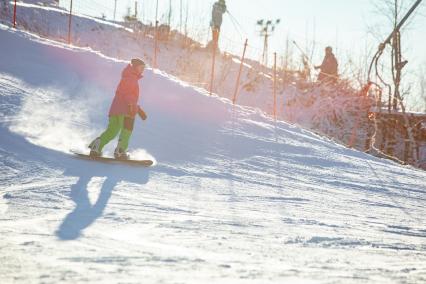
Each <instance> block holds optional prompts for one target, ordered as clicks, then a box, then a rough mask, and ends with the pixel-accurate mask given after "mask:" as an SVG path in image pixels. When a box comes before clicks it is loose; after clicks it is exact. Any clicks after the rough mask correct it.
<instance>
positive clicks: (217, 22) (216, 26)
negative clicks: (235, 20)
mask: <svg viewBox="0 0 426 284" xmlns="http://www.w3.org/2000/svg"><path fill="white" fill-rule="evenodd" d="M225 12H226V3H225V0H219V1H217V2H215V3H214V4H213V10H212V20H211V22H210V27H211V28H212V34H213V43H214V44H215V46H216V47H217V46H218V43H219V33H220V28H221V26H222V21H223V14H225Z"/></svg>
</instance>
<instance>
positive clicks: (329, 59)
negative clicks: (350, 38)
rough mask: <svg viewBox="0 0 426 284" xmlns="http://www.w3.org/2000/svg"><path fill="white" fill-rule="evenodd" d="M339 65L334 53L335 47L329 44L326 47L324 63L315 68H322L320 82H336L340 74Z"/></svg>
mask: <svg viewBox="0 0 426 284" xmlns="http://www.w3.org/2000/svg"><path fill="white" fill-rule="evenodd" d="M338 66H339V64H338V63H337V59H336V57H335V56H334V54H333V49H332V48H331V47H330V46H327V47H326V48H325V57H324V60H323V61H322V64H321V65H319V66H315V69H321V71H320V73H319V75H318V82H321V83H333V84H334V83H336V82H337V79H338V76H339V75H338V73H337V69H338Z"/></svg>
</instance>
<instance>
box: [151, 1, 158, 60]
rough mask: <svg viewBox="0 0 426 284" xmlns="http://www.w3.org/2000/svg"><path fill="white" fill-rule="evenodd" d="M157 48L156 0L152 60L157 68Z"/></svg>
mask: <svg viewBox="0 0 426 284" xmlns="http://www.w3.org/2000/svg"><path fill="white" fill-rule="evenodd" d="M157 50H158V0H157V5H156V8H155V35H154V62H153V64H152V65H153V67H154V68H157Z"/></svg>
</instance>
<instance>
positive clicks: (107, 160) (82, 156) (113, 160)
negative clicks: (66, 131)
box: [71, 150, 154, 167]
mask: <svg viewBox="0 0 426 284" xmlns="http://www.w3.org/2000/svg"><path fill="white" fill-rule="evenodd" d="M71 153H72V154H74V155H75V156H77V157H78V158H80V159H84V160H89V161H95V162H102V163H120V164H126V165H132V166H141V167H150V166H152V165H153V164H154V162H153V161H151V160H132V159H129V160H120V159H116V158H112V157H102V156H101V157H92V156H90V155H88V154H83V153H79V152H76V151H73V150H71Z"/></svg>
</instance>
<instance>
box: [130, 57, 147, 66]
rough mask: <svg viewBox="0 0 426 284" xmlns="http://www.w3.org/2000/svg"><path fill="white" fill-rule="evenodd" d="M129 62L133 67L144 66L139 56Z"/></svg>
mask: <svg viewBox="0 0 426 284" xmlns="http://www.w3.org/2000/svg"><path fill="white" fill-rule="evenodd" d="M130 63H131V64H132V66H133V67H137V66H140V65H142V66H144V67H145V62H143V61H142V60H141V59H139V58H133V59H132V60H131V61H130Z"/></svg>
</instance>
